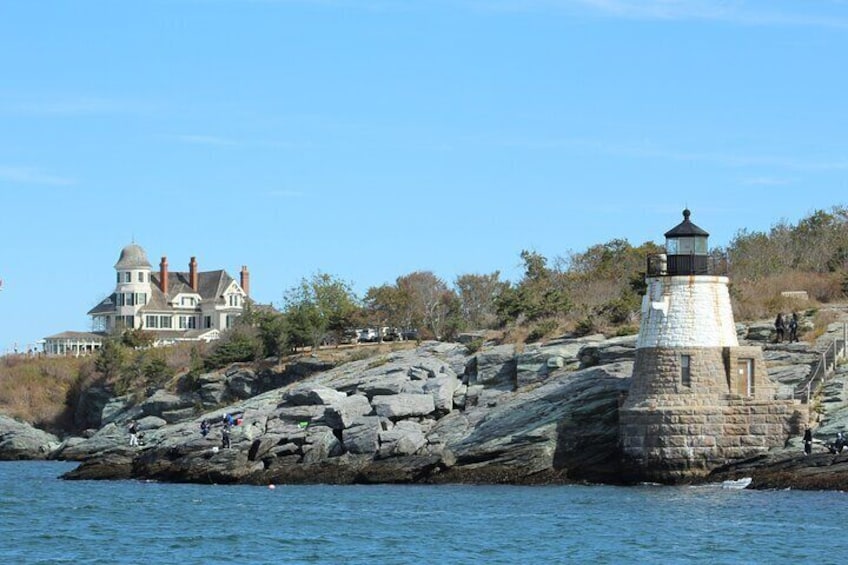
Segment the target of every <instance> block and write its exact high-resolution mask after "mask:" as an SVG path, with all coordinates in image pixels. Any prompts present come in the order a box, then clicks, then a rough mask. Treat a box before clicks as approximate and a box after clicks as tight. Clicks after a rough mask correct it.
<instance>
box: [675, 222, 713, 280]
mask: <svg viewBox="0 0 848 565" xmlns="http://www.w3.org/2000/svg"><path fill="white" fill-rule="evenodd" d="M691 215H692V213H691V212H690V211H689V210H688V209H686V210H683V221H682V222H680V223H679V224H677V225H676V226H674V227H673V228H672V229H670V230H668V231H667V232H665V252H666V254H667V256H668V265H667V274H669V275H706V274H707V270H708V267H707V263H708V261H707V258H708V255H709V252H708V247H707V238H708V237H709V236H710V234H708V233H707V232H705V231H704V230H702V229H701V228H699V227H698V226H696V225H695V224H693V223H692V222H691V221H689V216H691Z"/></svg>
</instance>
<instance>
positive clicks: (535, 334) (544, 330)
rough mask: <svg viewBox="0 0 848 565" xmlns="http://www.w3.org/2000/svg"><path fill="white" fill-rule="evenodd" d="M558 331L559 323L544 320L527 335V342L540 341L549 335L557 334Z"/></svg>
mask: <svg viewBox="0 0 848 565" xmlns="http://www.w3.org/2000/svg"><path fill="white" fill-rule="evenodd" d="M556 329H557V322H556V320H553V319H548V320H543V321H541V322H539V323H538V324H536V325H535V326H534V327H533V329H531V330H530V333H529V334H527V341H528V342H533V341H539V340H540V339H543V338H545V337H547V336H548V335H550V334H552V333H553V332H555V331H556Z"/></svg>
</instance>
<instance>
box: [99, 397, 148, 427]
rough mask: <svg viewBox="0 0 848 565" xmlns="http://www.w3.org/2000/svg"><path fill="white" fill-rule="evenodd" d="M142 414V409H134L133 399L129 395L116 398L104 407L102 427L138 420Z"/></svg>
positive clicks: (101, 417) (101, 419)
mask: <svg viewBox="0 0 848 565" xmlns="http://www.w3.org/2000/svg"><path fill="white" fill-rule="evenodd" d="M141 413H142V412H141V409H140V408H133V405H132V399H131V398H130V397H129V396H128V395H124V396H116V397H114V398H112V399H111V400H109V402H107V403H106V405H105V406H103V413H102V414H101V416H100V421H101V425H106V424H111V423H112V422H115V421H117V420H131V419H133V418H137V417H138V416H140V415H141Z"/></svg>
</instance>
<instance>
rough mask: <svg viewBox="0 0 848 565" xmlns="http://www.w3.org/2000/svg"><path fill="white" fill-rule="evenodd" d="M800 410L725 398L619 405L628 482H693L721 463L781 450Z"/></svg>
mask: <svg viewBox="0 0 848 565" xmlns="http://www.w3.org/2000/svg"><path fill="white" fill-rule="evenodd" d="M806 410H807V407H806V405H802V404H800V403H798V402H797V401H792V400H772V401H751V400H740V399H737V398H726V399H724V400H723V402H721V405H707V406H703V405H702V406H685V407H684V406H674V407H660V406H658V405H657V404H656V403H655V402H649V403H644V404H642V405H640V406H627V404H626V403H625V406H623V407H622V409H621V411H620V413H619V422H620V434H621V447H622V451H623V454H624V458H625V463H626V464H625V468H626V469H628V474H629V475H631V477H630V478H631V479H632V480H639V481H651V482H660V483H680V482H687V481H691V480H697V479H698V478H701V477H704V476H706V475H707V474H709V472H710V471H711V470H713V469H715V468H717V467H720V466H722V465H725V464H727V463H730V462H733V461H738V460H742V459H747V458H749V457H753V456H756V455H759V454H762V453H765V452H767V451H768V450H769V449H770V448H773V447H783V446H784V445H785V443H786V440H787V438H788V437H789V436H791V435H797V434H798V433H799V432H800V431H801V428H802V426H803V422H806V421H807V418H806Z"/></svg>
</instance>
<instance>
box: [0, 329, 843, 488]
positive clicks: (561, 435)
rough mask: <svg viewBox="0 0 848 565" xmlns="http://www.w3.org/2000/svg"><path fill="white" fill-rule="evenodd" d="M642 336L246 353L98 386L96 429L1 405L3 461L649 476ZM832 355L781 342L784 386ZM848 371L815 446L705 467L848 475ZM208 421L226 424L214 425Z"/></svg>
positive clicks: (407, 478)
mask: <svg viewBox="0 0 848 565" xmlns="http://www.w3.org/2000/svg"><path fill="white" fill-rule="evenodd" d="M841 327H842V326H841V324H839V328H840V329H841ZM739 331H740V336H741V337H743V338H745V339H746V340H749V341H750V343H752V344H760V345H765V341H763V339H767V336H768V335H769V332H768V327H767V324H766V323H763V324H760V325H751V326H742V325H740V327H739ZM834 331H836V330H835V329H834ZM763 336H765V338H763ZM823 339H826V336H825V338H823ZM635 342H636V336H627V337H619V338H611V339H607V338H604V337H603V336H600V335H596V336H588V337H582V338H563V339H559V340H554V341H551V342H548V343H546V344H544V345H536V344H534V345H526V346H524V347H522V348H516V347H515V346H512V345H501V346H494V345H491V346H484V347H483V348H481V349H480V350H479V351H477V352H473V353H472V352H470V351H469V350H468V348H467V347H466V346H465V345H462V344H460V343H457V344H448V343H438V342H428V343H424V344H422V345H421V346H420V347H418V348H417V349H414V350H407V351H397V352H393V353H386V354H383V355H380V356H378V357H372V358H369V359H364V360H361V361H354V362H349V363H346V364H344V365H340V366H337V367H333V366H331V365H329V364H327V363H323V362H321V361H318V360H316V359H312V358H310V357H304V358H302V359H301V360H299V361H297V362H295V363H292V364H290V365H288V366H273V367H266V368H264V369H257V368H256V367H252V366H232V367H228V368H226V369H224V370H221V371H217V372H214V373H208V374H205V375H203V376H201V378H200V379H199V381H198V389H197V390H196V391H194V392H192V393H190V394H189V393H186V394H175V393H171V392H167V391H164V390H157V391H155V392H153V394H151V395H150V396H149V397H148V398H146V399H144V400H143V401H141V402H138V403H134V402H133V401H132V399H130V398H128V397H117V398H112V397H110V396H109V395H108V394H106V393H105V392H104V391H97V390H92V391H90V394H88V395H87V396H86V397H84V398H83V399H82V401H81V403H80V407H79V409H78V412H79V414H78V417H79V419H80V420H81V421H87V422H89V423H90V425H91V429H90V430H89V431H87V432H86V433H85V434H84V435H83V437H69V438H65V439H63V440H62V439H60V438H57V437H55V436H51V435H49V434H46V433H44V432H41V431H40V430H36V429H35V428H32V427H31V426H28V425H26V424H22V423H19V422H15V421H13V420H11V419H9V418H5V417H2V416H0V459H48V458H49V459H59V460H68V461H78V462H79V463H80V465H79V466H78V467H77V468H76V469H74V470H72V471H70V472H69V473H67V474H66V475H65V478H68V479H146V480H159V481H171V482H194V483H240V484H269V483H281V484H282V483H335V484H339V483H344V484H348V483H433V484H442V483H509V484H552V483H572V482H589V483H608V484H631V483H634V482H638V481H639V480H640V478H639V477H638V476H635V475H633V474H632V473H631V472H630V470H629V469H628V468H627V466H626V465H625V464H624V463H623V461H622V457H621V454H620V452H619V445H618V409H619V406H620V402H621V399H622V398H623V395H625V394H626V393H627V390H628V388H629V384H630V374H631V371H632V365H633V358H634V348H635ZM818 356H819V354H818V353H817V351H816V347H815V344H805V343H800V344H792V345H789V344H773V345H765V351H764V357H765V359H766V362H767V364H768V365H769V373H770V376H771V378H772V379H773V380H774V381H775V382H776V383H777V384H778V386H779V394H780V395H783V396H784V397H785V395H791V392H792V389H793V388H794V386H795V385H797V384H798V383H799V382H802V381H803V380H804V379H805V378H806V377H807V375H808V374H809V372H810V370H811V367H812V365H813V364H814V363H815V362H816V361H817V359H818ZM846 374H848V373H842V372H838V373H837V375H836V378H834V379H832V380H831V381H830V383H829V384H828V386H827V387H826V388H825V391H824V397H823V402H822V406H823V408H822V411H823V413H822V419H821V423H820V426H819V427H818V428H817V429H816V436H817V440H818V446H817V449H816V451H815V452H814V453H813V454H812V455H811V456H809V457H804V455H803V450H802V448H801V444H800V438H788V441H787V444H786V446H785V447H784V448H781V449H774V450H771V451H770V452H769V453H767V454H765V455H762V456H759V457H756V458H752V459H749V460H746V461H741V462H735V463H733V464H730V465H725V466H722V467H719V468H717V469H716V470H715V471H713V472H712V473H711V474H710V475H709V476H707V477H704V478H703V480H704V481H709V482H712V481H724V480H732V479H738V478H741V477H751V478H752V483H751V487H753V488H800V489H839V490H842V489H846V488H848V450H846V452H845V453H844V454H841V455H839V454H837V455H832V454H829V453H827V452H826V450H825V448H824V447H823V446H822V445H821V444H822V443H823V442H825V441H828V440H829V439H830V438H831V437H832V436H833V435H835V431H836V430H841V429H843V427H844V426H845V424H846V420H848V408H846V406H845V402H844V401H843V398H845V395H844V394H843V392H844V385H845V382H846V381H848V379H846V378H845V375H846ZM225 413H231V414H237V415H239V416H240V417H241V419H242V423H241V425H237V426H235V427H233V428H232V431H231V434H230V437H231V447H230V448H229V449H227V448H223V447H222V444H221V431H222V424H221V416H222V415H223V414H225ZM203 419H208V420H210V421H212V422H213V426H212V429H211V432H210V433H209V435H207V436H206V437H203V436H202V435H201V433H200V422H201V421H202V420H203ZM130 420H135V421H136V422H137V423H138V426H139V429H140V432H141V435H142V445H141V446H139V447H130V446H129V445H128V434H127V428H126V426H127V423H128V422H129V421H130Z"/></svg>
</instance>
